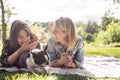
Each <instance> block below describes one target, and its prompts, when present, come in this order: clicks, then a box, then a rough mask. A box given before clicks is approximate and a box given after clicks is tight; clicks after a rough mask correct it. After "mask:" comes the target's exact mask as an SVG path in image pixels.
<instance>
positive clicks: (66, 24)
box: [55, 17, 77, 51]
mask: <svg viewBox="0 0 120 80" xmlns="http://www.w3.org/2000/svg"><path fill="white" fill-rule="evenodd" d="M55 26H56V27H59V28H60V29H61V30H62V31H64V32H66V33H67V37H66V39H65V40H66V42H67V45H66V50H67V51H69V50H72V49H74V47H75V44H76V41H77V39H76V30H75V26H74V24H73V22H72V20H71V19H70V18H67V17H60V18H59V19H57V20H56V21H55Z"/></svg>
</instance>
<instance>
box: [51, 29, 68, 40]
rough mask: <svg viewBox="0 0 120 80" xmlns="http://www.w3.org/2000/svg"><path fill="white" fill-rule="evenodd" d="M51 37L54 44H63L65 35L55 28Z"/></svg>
mask: <svg viewBox="0 0 120 80" xmlns="http://www.w3.org/2000/svg"><path fill="white" fill-rule="evenodd" d="M53 37H54V39H55V41H56V42H63V41H64V39H65V38H66V33H65V32H64V31H62V30H61V29H60V28H59V27H55V28H54V31H53Z"/></svg>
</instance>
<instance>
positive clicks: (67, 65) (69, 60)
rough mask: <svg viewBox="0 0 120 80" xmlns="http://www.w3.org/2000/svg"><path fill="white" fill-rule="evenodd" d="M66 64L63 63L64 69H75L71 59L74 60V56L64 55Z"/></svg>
mask: <svg viewBox="0 0 120 80" xmlns="http://www.w3.org/2000/svg"><path fill="white" fill-rule="evenodd" d="M65 57H66V62H65V63H64V66H66V67H70V68H75V67H76V64H75V63H74V62H73V58H74V55H72V56H71V55H69V54H66V56H65Z"/></svg>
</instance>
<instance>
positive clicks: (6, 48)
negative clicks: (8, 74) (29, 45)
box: [0, 39, 41, 67]
mask: <svg viewBox="0 0 120 80" xmlns="http://www.w3.org/2000/svg"><path fill="white" fill-rule="evenodd" d="M36 48H39V49H40V48H41V47H40V44H38V45H37V46H36ZM15 51H16V50H15V49H13V48H10V40H9V39H7V40H5V42H4V43H3V49H2V54H1V56H0V66H2V67H10V66H16V67H19V66H20V65H19V57H18V58H17V59H16V60H15V62H14V63H13V64H12V65H10V64H9V63H8V60H7V59H8V57H9V56H10V55H11V54H13V53H14V52H15Z"/></svg>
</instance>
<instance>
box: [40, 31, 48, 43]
mask: <svg viewBox="0 0 120 80" xmlns="http://www.w3.org/2000/svg"><path fill="white" fill-rule="evenodd" d="M45 39H46V36H45V32H42V36H41V38H40V40H39V42H43V41H44V40H45Z"/></svg>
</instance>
